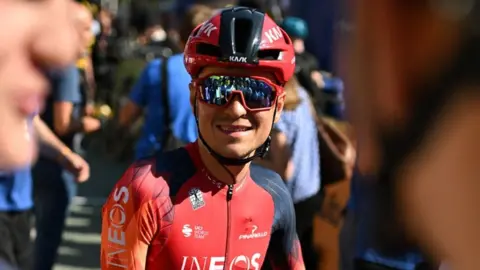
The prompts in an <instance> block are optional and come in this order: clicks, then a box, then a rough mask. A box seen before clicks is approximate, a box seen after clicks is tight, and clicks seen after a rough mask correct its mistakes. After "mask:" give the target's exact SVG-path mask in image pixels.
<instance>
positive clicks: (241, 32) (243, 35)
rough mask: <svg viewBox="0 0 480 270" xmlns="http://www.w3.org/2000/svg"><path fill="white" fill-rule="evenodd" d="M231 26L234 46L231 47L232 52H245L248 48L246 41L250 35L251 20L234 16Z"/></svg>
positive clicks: (247, 41)
mask: <svg viewBox="0 0 480 270" xmlns="http://www.w3.org/2000/svg"><path fill="white" fill-rule="evenodd" d="M233 24H234V25H233V27H232V28H231V29H232V30H233V32H234V38H235V39H234V40H235V43H234V44H235V45H234V46H235V47H234V48H233V51H234V53H241V54H245V53H246V52H247V50H248V48H247V47H248V43H249V41H250V38H248V37H250V36H251V35H252V30H253V29H252V27H253V24H252V20H251V19H243V18H235V19H234V20H233Z"/></svg>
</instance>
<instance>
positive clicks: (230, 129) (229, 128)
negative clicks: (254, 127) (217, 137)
mask: <svg viewBox="0 0 480 270" xmlns="http://www.w3.org/2000/svg"><path fill="white" fill-rule="evenodd" d="M222 130H224V131H229V132H232V131H247V129H246V128H234V127H222Z"/></svg>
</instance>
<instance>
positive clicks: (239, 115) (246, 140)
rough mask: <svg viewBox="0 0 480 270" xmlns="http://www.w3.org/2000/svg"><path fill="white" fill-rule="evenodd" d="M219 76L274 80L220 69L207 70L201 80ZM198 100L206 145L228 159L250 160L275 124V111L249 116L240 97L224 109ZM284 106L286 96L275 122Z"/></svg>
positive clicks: (236, 95) (267, 76)
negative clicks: (248, 157)
mask: <svg viewBox="0 0 480 270" xmlns="http://www.w3.org/2000/svg"><path fill="white" fill-rule="evenodd" d="M217 74H222V75H230V76H235V77H249V76H258V77H263V78H266V79H269V80H272V79H273V75H272V74H270V73H267V72H254V71H253V72H252V71H251V70H247V69H232V68H229V69H225V68H217V67H207V68H205V69H204V70H203V71H202V72H201V74H200V77H207V76H210V75H217ZM191 91H192V92H191V95H195V92H194V91H195V89H193V88H192V89H191ZM196 96H197V102H196V106H197V117H198V122H199V123H198V124H199V129H200V133H201V134H202V136H203V138H204V139H205V141H206V142H207V144H208V145H209V146H210V147H211V148H212V149H213V150H214V151H216V152H217V153H219V154H221V155H223V156H225V157H229V158H244V157H247V156H250V155H251V154H252V153H253V151H254V150H255V149H257V148H258V147H259V146H260V145H262V144H263V143H264V142H265V140H266V139H267V137H268V136H269V134H270V131H271V128H272V123H273V121H274V119H273V115H274V110H275V107H272V108H271V109H269V110H266V111H261V112H249V111H248V110H247V109H246V108H245V107H244V105H243V104H242V100H241V97H240V96H239V94H235V97H234V99H233V100H231V101H230V102H229V103H228V104H227V105H225V106H222V107H219V106H215V105H208V104H205V103H203V102H200V101H198V98H199V95H198V93H197V94H196ZM283 103H284V96H281V97H280V98H278V101H277V106H276V107H277V113H276V115H275V122H276V121H278V119H279V117H280V114H281V111H282V109H283ZM193 106H195V104H193Z"/></svg>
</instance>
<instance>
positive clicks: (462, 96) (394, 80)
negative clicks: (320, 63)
mask: <svg viewBox="0 0 480 270" xmlns="http://www.w3.org/2000/svg"><path fill="white" fill-rule="evenodd" d="M479 8H480V3H479V2H478V1H457V0H454V1H425V0H421V1H384V0H369V1H363V2H358V3H356V5H355V10H354V11H355V17H354V18H355V23H356V33H355V39H354V40H353V42H352V40H350V42H352V43H351V44H354V50H352V51H353V52H354V54H353V55H352V57H351V59H350V62H349V69H350V77H349V83H350V84H352V87H353V86H355V91H351V92H349V99H351V102H349V106H351V107H350V108H349V110H350V117H351V119H352V120H353V121H354V123H355V128H356V130H357V133H358V139H359V153H360V154H359V167H360V169H361V170H362V171H364V172H371V173H376V174H377V176H378V178H377V179H378V180H377V181H376V182H375V183H376V186H377V188H378V190H377V191H375V195H376V196H377V197H380V198H379V200H378V202H377V203H376V204H375V205H377V207H380V209H378V210H379V211H382V212H381V214H379V215H378V216H377V220H378V221H377V223H378V224H379V226H381V225H383V226H384V227H379V228H380V229H379V230H378V233H377V234H378V238H379V240H378V241H377V244H378V246H379V248H382V249H384V250H389V251H395V250H398V249H399V248H400V249H404V248H408V247H415V246H418V245H419V246H420V247H421V248H422V249H423V250H424V251H426V252H427V254H428V255H429V258H430V259H431V260H432V261H433V262H436V263H439V262H440V261H447V262H448V264H449V265H450V267H451V268H452V269H460V270H464V269H465V270H467V269H480V262H479V261H478V251H479V250H480V242H479V241H478V239H480V230H479V229H478V228H479V227H480V213H479V211H478V207H477V206H478V205H479V204H480V201H479V200H480V194H479V192H480V189H479V186H478V185H479V181H478V173H479V166H478V161H479V160H480V157H479V155H480V145H479V141H478V136H479V134H480V129H479V128H480V125H478V123H479V121H480V95H479V93H480V92H479V91H478V90H479V87H480V81H479V78H480V77H479V76H478V74H479V72H480V70H479V67H480V55H479V53H480V51H479V49H478V48H479V46H480V30H479V28H478V26H479V24H478V21H479V18H480V17H479V16H480V15H479V14H480V12H479V11H480V10H479ZM394 213H395V214H394ZM382 232H383V233H382Z"/></svg>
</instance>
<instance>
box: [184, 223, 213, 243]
mask: <svg viewBox="0 0 480 270" xmlns="http://www.w3.org/2000/svg"><path fill="white" fill-rule="evenodd" d="M182 233H183V236H185V237H186V238H188V237H190V236H192V233H193V237H194V238H196V239H205V237H206V236H207V235H208V231H206V230H205V229H204V228H203V226H201V225H195V226H193V229H192V228H191V226H190V224H185V225H183V229H182Z"/></svg>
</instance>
